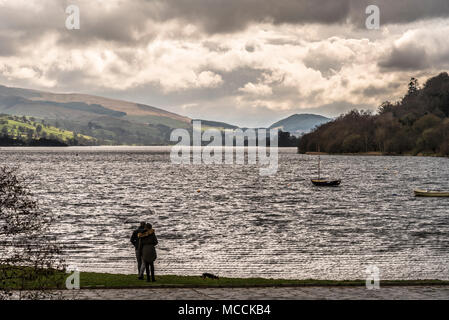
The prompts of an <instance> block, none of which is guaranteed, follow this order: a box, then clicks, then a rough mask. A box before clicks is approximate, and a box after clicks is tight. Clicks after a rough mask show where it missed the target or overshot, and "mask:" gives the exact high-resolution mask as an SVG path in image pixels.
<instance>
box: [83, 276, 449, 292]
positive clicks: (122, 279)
mask: <svg viewBox="0 0 449 320" xmlns="http://www.w3.org/2000/svg"><path fill="white" fill-rule="evenodd" d="M392 285H396V286H410V285H449V281H442V280H386V281H381V286H392ZM80 286H81V288H137V287H230V288H231V287H275V286H365V280H342V281H341V280H314V279H307V280H288V279H265V278H220V279H218V280H214V279H202V278H201V277H200V276H176V275H163V276H157V277H156V282H154V283H153V282H146V281H144V280H138V279H137V276H136V275H122V274H108V273H92V272H82V273H81V275H80Z"/></svg>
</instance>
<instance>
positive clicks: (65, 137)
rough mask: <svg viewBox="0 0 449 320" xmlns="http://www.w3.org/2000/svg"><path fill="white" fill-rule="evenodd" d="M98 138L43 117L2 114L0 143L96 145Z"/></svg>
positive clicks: (15, 144) (13, 144) (12, 144)
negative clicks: (63, 127)
mask: <svg viewBox="0 0 449 320" xmlns="http://www.w3.org/2000/svg"><path fill="white" fill-rule="evenodd" d="M96 144H97V140H96V139H94V138H92V137H90V136H86V135H82V134H77V133H75V132H72V131H68V130H64V129H60V128H56V127H54V126H50V125H49V124H47V123H46V122H45V121H43V120H41V119H35V118H33V117H25V116H22V117H18V116H11V115H4V114H0V145H2V146H39V145H54V146H62V145H96Z"/></svg>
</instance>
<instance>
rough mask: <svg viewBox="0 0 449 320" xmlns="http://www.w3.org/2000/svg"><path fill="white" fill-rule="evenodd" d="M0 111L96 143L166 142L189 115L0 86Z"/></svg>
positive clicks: (69, 95)
mask: <svg viewBox="0 0 449 320" xmlns="http://www.w3.org/2000/svg"><path fill="white" fill-rule="evenodd" d="M0 113H4V114H8V115H14V116H20V117H21V116H27V117H34V118H36V119H41V120H43V121H44V122H45V123H47V124H49V125H52V126H54V127H58V128H60V129H61V130H65V131H72V132H77V133H79V134H82V135H84V136H90V137H93V138H95V140H96V142H97V143H98V144H119V145H120V144H127V145H160V144H167V143H169V140H170V132H171V131H172V130H173V129H175V128H190V126H191V120H190V118H187V117H183V116H180V115H177V114H175V113H171V112H168V111H165V110H162V109H158V108H155V107H152V106H147V105H143V104H138V103H133V102H127V101H121V100H114V99H108V98H103V97H98V96H92V95H84V94H56V93H49V92H43V91H36V90H29V89H22V88H10V87H6V86H0Z"/></svg>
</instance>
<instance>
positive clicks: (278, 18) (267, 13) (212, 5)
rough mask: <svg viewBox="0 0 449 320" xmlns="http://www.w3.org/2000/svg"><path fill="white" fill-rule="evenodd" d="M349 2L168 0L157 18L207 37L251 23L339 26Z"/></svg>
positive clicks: (305, 0) (327, 0) (306, 0)
mask: <svg viewBox="0 0 449 320" xmlns="http://www.w3.org/2000/svg"><path fill="white" fill-rule="evenodd" d="M349 2H350V1H349V0H343V1H335V0H322V1H311V0H283V1H277V0H269V1H266V0H262V1H261V0H216V1H208V0H167V1H165V0H164V1H161V2H160V3H161V4H163V6H162V7H163V10H161V11H160V18H164V19H176V18H180V19H184V20H186V21H188V22H189V23H193V24H199V25H200V26H201V27H202V28H203V30H204V31H205V32H207V33H225V32H235V31H239V30H242V29H244V28H245V27H247V26H248V25H249V24H251V23H257V22H271V23H274V24H282V23H293V24H294V23H308V22H324V23H333V22H342V21H344V20H345V19H346V17H347V15H348V13H349V12H350V7H349Z"/></svg>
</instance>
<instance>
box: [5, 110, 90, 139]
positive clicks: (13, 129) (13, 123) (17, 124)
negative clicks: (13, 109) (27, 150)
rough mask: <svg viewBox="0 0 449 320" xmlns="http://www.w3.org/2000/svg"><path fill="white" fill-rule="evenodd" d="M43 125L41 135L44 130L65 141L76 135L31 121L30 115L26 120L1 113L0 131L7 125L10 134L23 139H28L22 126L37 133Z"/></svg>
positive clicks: (47, 134)
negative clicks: (21, 130)
mask: <svg viewBox="0 0 449 320" xmlns="http://www.w3.org/2000/svg"><path fill="white" fill-rule="evenodd" d="M39 125H41V127H42V131H41V133H40V135H42V132H45V134H46V137H47V138H49V137H50V136H55V137H57V138H58V139H59V140H61V141H63V142H67V141H69V140H71V139H73V137H74V132H72V131H68V130H64V129H59V128H56V127H53V126H47V125H43V124H41V123H39V122H37V121H31V120H30V118H29V117H26V122H25V121H23V119H22V117H16V116H9V115H1V116H0V132H2V130H4V129H3V128H5V127H6V129H5V130H7V132H8V135H9V136H13V137H20V138H22V139H25V140H26V139H27V134H26V133H24V132H20V128H23V129H31V130H32V131H33V132H34V134H35V135H37V127H38V126H39ZM78 136H79V137H82V138H83V139H85V140H93V139H94V138H92V137H90V136H86V135H82V134H78Z"/></svg>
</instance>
